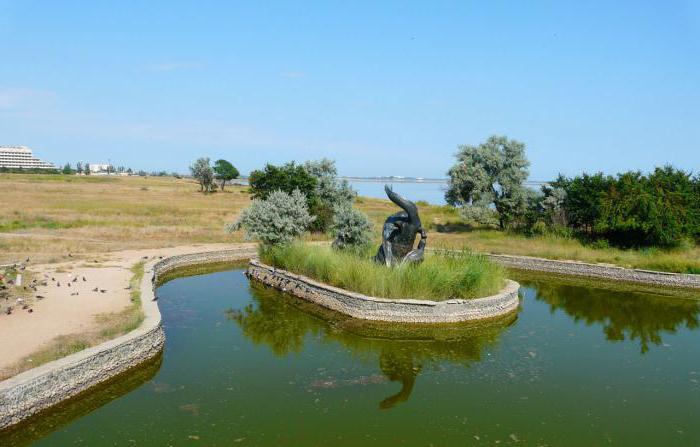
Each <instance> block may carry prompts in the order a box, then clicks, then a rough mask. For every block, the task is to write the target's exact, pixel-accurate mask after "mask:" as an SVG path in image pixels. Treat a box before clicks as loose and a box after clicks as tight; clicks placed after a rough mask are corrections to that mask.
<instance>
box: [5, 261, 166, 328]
mask: <svg viewBox="0 0 700 447" xmlns="http://www.w3.org/2000/svg"><path fill="white" fill-rule="evenodd" d="M68 257H71V258H72V257H73V255H71V254H68ZM159 258H160V259H162V258H163V257H162V256H159ZM143 259H148V256H144V257H143ZM93 262H95V263H97V262H98V261H93ZM27 264H29V258H27V259H26V260H25V261H24V262H23V263H20V264H15V265H14V266H13V267H12V268H13V270H15V271H16V272H17V273H18V274H21V272H23V271H24V270H25V269H26V268H27ZM71 277H72V275H69V278H71ZM79 281H81V282H87V278H86V277H85V276H81V277H78V276H75V277H72V279H69V280H68V281H66V282H64V283H63V287H73V284H74V283H77V282H79ZM15 285H17V284H16V281H15V280H13V279H11V278H9V277H7V276H6V275H3V274H2V273H1V272H0V300H4V301H5V304H6V305H7V307H5V309H4V311H2V313H4V314H6V315H12V312H13V311H15V310H16V309H21V310H26V311H27V312H28V313H32V312H34V309H32V306H31V304H30V303H28V302H26V300H25V299H24V298H17V299H16V300H15V302H14V303H12V300H11V297H10V291H11V290H12V289H11V288H12V287H13V286H15ZM22 287H23V289H24V290H25V291H29V290H31V291H33V292H34V294H36V295H35V296H34V297H35V298H36V299H37V300H43V299H45V298H46V297H45V296H44V295H39V294H38V292H39V287H62V285H61V281H59V280H57V279H56V278H55V277H54V276H50V275H48V274H46V273H44V274H43V278H42V279H37V278H34V279H32V281H31V282H30V283H29V284H27V285H25V286H22ZM129 289H131V286H128V287H126V290H129ZM92 292H94V293H107V290H106V289H101V288H100V287H95V288H94V289H92ZM76 295H80V293H79V292H78V291H75V292H72V293H71V296H76Z"/></svg>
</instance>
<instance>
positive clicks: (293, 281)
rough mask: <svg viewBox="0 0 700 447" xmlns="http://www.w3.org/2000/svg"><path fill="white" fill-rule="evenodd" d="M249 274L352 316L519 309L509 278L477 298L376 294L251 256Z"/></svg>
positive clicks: (474, 314) (458, 318)
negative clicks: (497, 289)
mask: <svg viewBox="0 0 700 447" xmlns="http://www.w3.org/2000/svg"><path fill="white" fill-rule="evenodd" d="M248 276H249V277H250V278H252V279H255V280H257V281H260V282H262V283H263V284H266V285H268V286H271V287H274V288H276V289H279V290H282V291H284V292H287V293H291V294H292V295H295V296H297V297H299V298H302V299H305V300H307V301H311V302H313V303H316V304H318V305H320V306H323V307H326V308H328V309H331V310H334V311H336V312H340V313H343V314H345V315H349V316H351V317H353V318H359V319H363V320H374V321H390V322H401V323H456V322H462V321H475V320H483V319H488V318H496V317H500V316H503V315H506V314H509V313H511V312H514V311H516V310H517V309H518V305H519V303H520V300H519V298H518V288H519V287H520V286H519V284H518V283H517V282H515V281H510V280H507V284H506V286H505V287H504V288H503V290H501V291H500V292H499V293H498V294H496V295H493V296H489V297H485V298H474V299H468V300H465V299H451V300H447V301H430V300H417V299H386V298H375V297H370V296H366V295H362V294H360V293H355V292H350V291H347V290H343V289H340V288H337V287H333V286H329V285H327V284H323V283H320V282H317V281H314V280H312V279H310V278H307V277H305V276H301V275H296V274H294V273H291V272H287V271H285V270H280V269H276V268H274V267H270V266H267V265H265V264H262V263H260V262H259V261H257V260H251V261H250V264H249V265H248Z"/></svg>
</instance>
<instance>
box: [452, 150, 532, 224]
mask: <svg viewBox="0 0 700 447" xmlns="http://www.w3.org/2000/svg"><path fill="white" fill-rule="evenodd" d="M456 157H457V163H455V165H454V166H452V168H451V169H450V170H449V172H448V175H449V177H450V178H449V183H448V190H447V193H446V194H445V200H446V201H447V203H449V204H450V205H454V206H462V207H463V213H464V215H465V217H470V218H473V219H474V220H476V221H477V222H479V223H485V224H488V223H495V222H497V223H498V225H499V227H500V228H501V229H503V228H506V227H508V226H509V225H510V224H511V223H513V222H515V221H517V220H518V219H519V218H521V217H522V216H523V215H524V213H525V212H526V211H527V198H528V193H527V189H526V188H525V187H524V186H523V182H524V181H525V180H526V179H527V176H528V175H529V171H528V167H529V166H530V162H528V160H527V158H526V157H525V145H524V144H523V143H521V142H519V141H516V140H509V139H508V138H507V137H505V136H492V137H490V138H489V139H488V140H486V142H485V143H482V144H480V145H478V146H466V145H465V146H459V151H458V152H457V154H456Z"/></svg>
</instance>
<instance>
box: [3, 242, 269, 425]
mask: <svg viewBox="0 0 700 447" xmlns="http://www.w3.org/2000/svg"><path fill="white" fill-rule="evenodd" d="M254 254H255V251H254V250H250V249H237V250H225V251H216V252H205V253H194V254H187V255H181V256H172V257H170V258H166V259H163V260H162V261H159V262H157V263H155V264H152V263H150V265H149V264H146V266H145V268H146V271H147V272H148V273H150V274H151V275H150V277H149V275H148V274H146V275H144V278H143V280H142V282H141V301H142V308H143V312H144V315H145V319H144V321H143V323H142V324H141V326H140V327H139V328H138V329H135V330H133V331H131V332H129V333H128V334H125V335H122V336H120V337H117V338H115V339H113V340H110V341H107V342H105V343H102V344H100V345H98V346H94V347H92V348H88V349H85V350H83V351H80V352H77V353H75V354H72V355H69V356H67V357H63V358H61V359H58V360H55V361H53V362H50V363H46V364H45V365H42V366H39V367H37V368H34V369H31V370H29V371H25V372H23V373H21V374H18V375H16V376H14V377H11V378H9V379H7V380H4V381H2V382H0V430H2V429H4V428H7V427H9V426H11V425H15V424H17V423H19V422H21V421H24V420H26V419H28V418H30V417H32V416H34V415H37V414H38V413H40V412H42V411H44V410H46V409H48V408H50V407H52V406H54V405H56V404H58V403H61V402H63V401H65V400H68V399H72V398H75V397H77V396H78V395H79V394H81V393H83V392H85V391H88V390H89V389H91V388H93V387H95V386H96V385H99V384H101V383H103V382H106V381H108V380H110V379H112V378H114V377H116V376H117V375H119V374H121V373H123V372H125V371H127V370H129V369H131V368H133V367H135V366H138V365H139V364H141V363H143V362H145V361H146V360H149V359H151V358H153V357H155V356H156V355H158V353H160V352H161V350H162V349H163V344H164V343H165V334H164V332H163V327H162V325H161V315H160V311H159V310H158V305H157V304H156V301H155V300H154V296H155V295H154V285H155V284H157V279H158V276H159V275H163V274H164V273H166V272H168V271H171V270H173V269H176V268H179V267H185V266H190V265H201V264H210V263H216V262H228V261H236V260H245V259H249V258H250V257H251V256H253V255H254Z"/></svg>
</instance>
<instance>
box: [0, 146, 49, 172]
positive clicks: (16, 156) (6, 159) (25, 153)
mask: <svg viewBox="0 0 700 447" xmlns="http://www.w3.org/2000/svg"><path fill="white" fill-rule="evenodd" d="M0 168H11V169H20V168H21V169H56V166H54V165H53V164H51V163H49V162H47V161H43V160H40V159H38V158H36V157H35V156H34V155H32V150H31V149H29V148H28V147H26V146H0Z"/></svg>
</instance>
